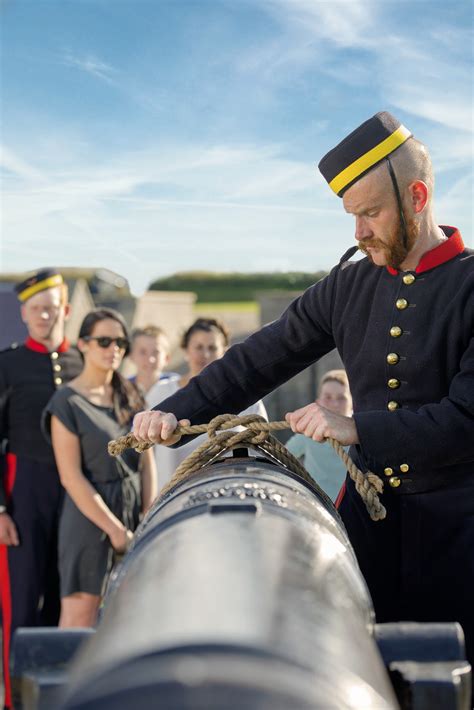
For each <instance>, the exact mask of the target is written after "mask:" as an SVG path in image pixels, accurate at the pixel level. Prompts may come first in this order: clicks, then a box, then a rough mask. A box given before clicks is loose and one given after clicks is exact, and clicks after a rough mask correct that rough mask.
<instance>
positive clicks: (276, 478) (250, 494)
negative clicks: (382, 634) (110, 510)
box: [63, 458, 398, 710]
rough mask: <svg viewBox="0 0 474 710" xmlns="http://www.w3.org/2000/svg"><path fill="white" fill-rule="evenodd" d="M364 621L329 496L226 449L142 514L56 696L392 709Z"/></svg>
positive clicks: (351, 560) (156, 703)
mask: <svg viewBox="0 0 474 710" xmlns="http://www.w3.org/2000/svg"><path fill="white" fill-rule="evenodd" d="M373 621H374V615H373V610H372V605H371V600H370V597H369V594H368V591H367V588H366V586H365V583H364V580H363V578H362V576H361V573H360V571H359V568H358V566H357V562H356V560H355V557H354V553H353V551H352V548H351V546H350V544H349V542H348V539H347V535H346V532H345V530H344V528H343V526H342V523H341V522H340V519H339V517H338V515H337V512H336V511H335V509H334V508H333V507H332V506H331V505H330V503H329V502H328V500H327V499H326V497H325V496H324V494H322V493H321V494H319V495H318V493H317V492H315V491H314V490H313V489H311V487H310V486H308V485H307V484H305V483H304V482H303V481H301V480H300V479H298V478H297V477H295V476H293V475H291V474H289V473H288V471H287V470H286V469H284V468H283V467H281V466H278V465H274V464H273V463H271V462H269V461H265V460H258V459H251V458H243V459H236V458H233V459H228V460H226V461H225V462H221V463H217V464H213V465H211V466H207V467H206V468H205V469H202V470H201V471H200V472H199V473H198V474H194V475H193V476H192V477H191V478H190V479H189V480H188V481H186V482H185V483H182V484H181V485H179V486H178V487H177V488H176V489H174V490H173V491H172V492H171V493H170V494H169V495H168V496H167V498H166V499H165V500H164V501H162V502H158V503H157V504H155V506H154V508H153V509H152V510H151V511H150V512H149V514H148V515H147V517H146V519H145V521H144V522H143V523H142V525H141V527H140V528H139V531H138V533H137V535H136V538H135V541H134V544H133V547H132V549H131V550H130V552H129V554H128V555H127V556H126V558H125V559H124V561H123V563H122V565H121V567H120V568H119V569H118V570H117V572H116V573H115V575H114V577H113V579H112V581H111V584H110V585H109V590H108V594H107V597H106V602H105V609H104V612H103V617H102V619H101V622H100V625H99V630H98V631H97V633H96V634H95V636H94V637H93V639H92V640H90V641H89V642H88V643H87V645H86V648H85V649H84V652H83V653H82V654H81V655H80V658H79V659H78V660H77V662H76V663H75V665H74V666H73V668H72V671H71V675H70V679H69V684H68V690H67V696H66V698H65V699H64V702H63V707H64V708H67V709H68V710H71V709H72V708H75V709H77V710H79V708H80V709H81V710H86V709H87V710H92V709H93V708H100V709H101V710H109V708H110V710H111V709H112V708H113V709H114V710H117V709H121V708H124V709H125V708H127V710H128V709H129V708H130V707H133V706H135V707H137V708H148V707H150V708H151V707H160V708H167V709H168V708H169V709H171V708H173V709H174V708H176V709H178V708H179V709H181V710H185V709H186V708H193V709H194V708H203V709H206V710H212V709H213V708H216V709H217V708H219V710H221V709H222V708H228V709H235V710H237V709H238V708H239V709H240V708H248V709H250V710H252V709H253V708H272V710H289V709H290V708H291V710H297V709H301V710H303V709H305V710H306V709H308V710H309V709H312V710H314V709H317V708H321V710H322V709H323V708H324V710H327V709H328V708H345V709H349V708H354V709H355V708H357V709H360V708H361V707H363V708H367V709H369V708H377V710H382V709H384V708H387V709H388V708H396V707H398V706H397V703H396V700H395V696H394V694H393V690H392V687H391V684H390V681H389V678H388V675H387V673H386V671H385V667H384V665H383V662H382V659H381V657H380V654H379V652H378V649H377V646H376V643H375V641H374V639H373V636H372V635H371V631H372V626H373Z"/></svg>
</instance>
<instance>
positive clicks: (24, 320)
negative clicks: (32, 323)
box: [20, 304, 28, 323]
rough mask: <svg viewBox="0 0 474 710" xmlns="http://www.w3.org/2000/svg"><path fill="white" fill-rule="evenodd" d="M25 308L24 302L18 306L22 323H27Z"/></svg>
mask: <svg viewBox="0 0 474 710" xmlns="http://www.w3.org/2000/svg"><path fill="white" fill-rule="evenodd" d="M25 310H26V309H25V306H24V304H22V305H21V306H20V316H21V320H22V321H23V323H28V320H27V318H26V313H25Z"/></svg>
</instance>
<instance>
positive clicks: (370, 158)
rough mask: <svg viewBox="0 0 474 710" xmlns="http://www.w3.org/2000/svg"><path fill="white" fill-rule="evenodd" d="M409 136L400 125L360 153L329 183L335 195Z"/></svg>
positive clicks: (406, 129)
mask: <svg viewBox="0 0 474 710" xmlns="http://www.w3.org/2000/svg"><path fill="white" fill-rule="evenodd" d="M410 137H411V133H410V131H409V130H408V128H405V126H400V127H399V128H397V130H396V131H394V132H393V133H392V135H390V136H389V137H388V138H385V139H384V140H383V141H382V142H381V143H379V144H378V145H376V146H375V148H371V149H370V150H369V151H367V153H364V155H361V156H360V158H357V160H354V162H353V163H351V164H350V165H348V166H347V168H344V170H341V172H340V173H339V174H338V175H336V177H335V178H333V179H332V180H331V182H330V183H329V187H330V188H331V190H334V192H335V193H336V195H338V194H339V193H340V191H341V190H343V189H344V188H345V187H346V186H347V185H349V184H350V183H351V182H352V181H353V180H355V179H356V178H357V177H358V176H359V175H362V173H364V172H365V171H366V170H368V169H369V168H371V167H372V166H373V165H375V164H376V163H378V162H379V161H380V160H382V158H385V157H386V156H387V155H390V153H393V151H394V150H395V149H396V148H398V147H399V146H401V145H402V143H405V141H406V140H407V139H408V138H410Z"/></svg>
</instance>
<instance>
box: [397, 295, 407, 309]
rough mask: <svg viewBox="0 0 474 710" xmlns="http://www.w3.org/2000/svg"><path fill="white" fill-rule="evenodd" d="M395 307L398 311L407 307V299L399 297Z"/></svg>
mask: <svg viewBox="0 0 474 710" xmlns="http://www.w3.org/2000/svg"><path fill="white" fill-rule="evenodd" d="M395 305H396V307H397V308H398V310H399V311H404V310H405V308H408V301H407V299H406V298H399V299H398V300H397V301H396V303H395Z"/></svg>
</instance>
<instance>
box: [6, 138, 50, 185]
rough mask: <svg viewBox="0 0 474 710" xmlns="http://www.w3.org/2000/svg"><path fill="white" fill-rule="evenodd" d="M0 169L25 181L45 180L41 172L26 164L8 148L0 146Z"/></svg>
mask: <svg viewBox="0 0 474 710" xmlns="http://www.w3.org/2000/svg"><path fill="white" fill-rule="evenodd" d="M0 168H1V169H2V170H5V171H7V172H8V173H12V174H13V175H15V176H17V177H20V178H24V179H25V180H40V181H42V180H43V179H44V176H43V174H42V173H41V171H40V170H38V169H37V168H35V167H34V166H33V165H31V164H30V163H28V162H26V161H25V160H23V159H22V158H20V157H19V156H18V155H16V154H15V153H14V152H13V151H11V150H9V149H8V148H7V147H6V146H4V145H0Z"/></svg>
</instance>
